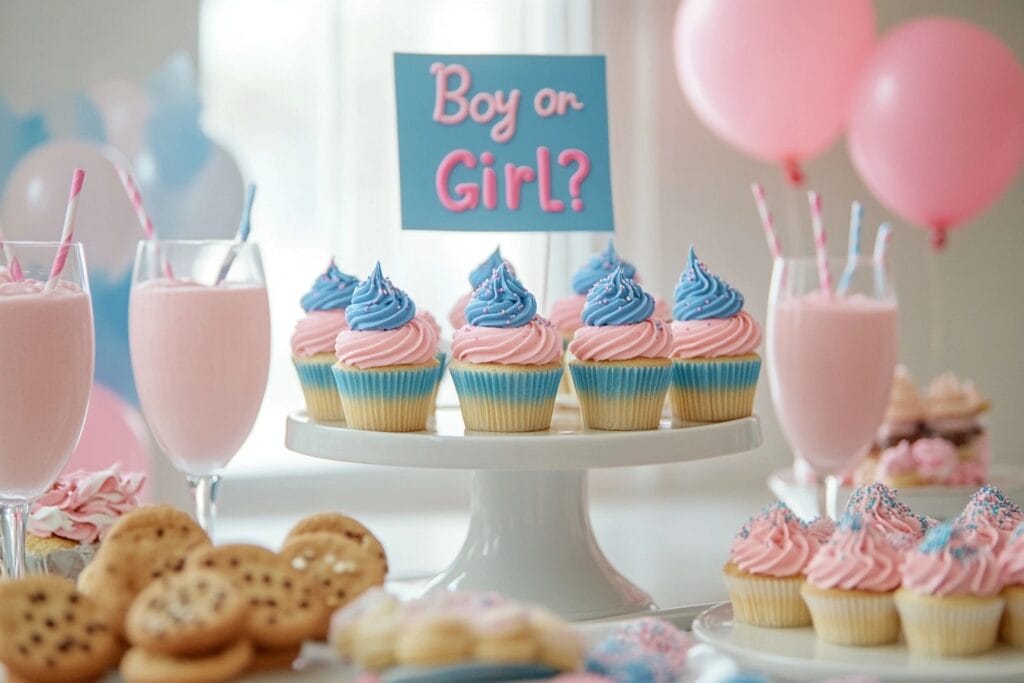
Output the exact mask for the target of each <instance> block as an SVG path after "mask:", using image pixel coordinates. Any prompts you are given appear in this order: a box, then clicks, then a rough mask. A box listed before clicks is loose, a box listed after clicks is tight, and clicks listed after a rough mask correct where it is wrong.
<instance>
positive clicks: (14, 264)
mask: <svg viewBox="0 0 1024 683" xmlns="http://www.w3.org/2000/svg"><path fill="white" fill-rule="evenodd" d="M7 272H8V273H10V274H11V279H12V280H14V281H15V282H21V281H22V280H24V279H25V273H23V272H21V262H20V261H18V257H17V256H12V257H11V260H10V261H8V262H7Z"/></svg>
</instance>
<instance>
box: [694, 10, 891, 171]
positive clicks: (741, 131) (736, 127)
mask: <svg viewBox="0 0 1024 683" xmlns="http://www.w3.org/2000/svg"><path fill="white" fill-rule="evenodd" d="M874 36H875V11H874V7H873V6H872V3H871V0H828V1H827V2H823V1H822V0H685V1H684V2H683V3H682V4H681V5H680V7H679V12H678V13H677V15H676V29H675V60H676V74H677V76H678V77H679V82H680V84H681V85H682V88H683V92H684V93H686V96H687V97H688V98H689V100H690V103H691V104H692V105H693V108H694V110H695V111H696V112H697V115H698V116H700V118H701V119H702V120H703V121H704V123H705V124H706V125H707V126H708V127H710V128H711V129H712V130H713V131H714V132H715V133H717V134H718V135H720V136H721V137H722V138H723V139H725V141H726V142H729V143H731V144H732V145H734V146H736V147H738V148H739V149H741V150H742V151H744V152H746V153H748V154H750V155H752V156H754V157H757V158H759V159H763V160H765V161H771V162H775V163H779V164H783V165H784V166H786V167H787V169H788V170H789V172H790V177H791V179H793V180H794V182H799V168H798V163H799V162H802V161H805V160H807V159H810V158H812V157H815V156H817V155H818V154H820V153H821V152H823V151H825V150H826V149H828V147H829V146H830V145H831V144H832V143H833V142H834V141H835V139H836V137H838V135H839V133H840V131H841V130H842V128H843V124H844V123H845V121H846V113H847V111H848V110H849V103H850V95H851V93H852V91H853V88H854V86H855V84H856V82H857V77H858V75H859V74H860V69H861V68H862V67H863V65H864V64H865V62H866V61H867V59H868V57H869V56H870V54H871V49H872V46H873V44H874Z"/></svg>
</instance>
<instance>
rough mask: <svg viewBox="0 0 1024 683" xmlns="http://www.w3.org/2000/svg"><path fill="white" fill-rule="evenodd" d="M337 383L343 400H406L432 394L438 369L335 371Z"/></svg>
mask: <svg viewBox="0 0 1024 683" xmlns="http://www.w3.org/2000/svg"><path fill="white" fill-rule="evenodd" d="M333 372H334V381H335V384H336V385H337V387H338V391H339V392H340V393H341V396H342V399H343V400H344V399H346V398H353V399H356V400H362V399H371V398H386V399H406V398H420V397H422V396H424V395H426V394H431V393H432V392H433V391H434V387H435V386H436V385H437V367H435V366H433V365H431V366H429V367H418V368H402V369H400V370H396V369H391V368H374V369H372V370H343V369H339V368H338V367H337V366H335V367H334V368H333Z"/></svg>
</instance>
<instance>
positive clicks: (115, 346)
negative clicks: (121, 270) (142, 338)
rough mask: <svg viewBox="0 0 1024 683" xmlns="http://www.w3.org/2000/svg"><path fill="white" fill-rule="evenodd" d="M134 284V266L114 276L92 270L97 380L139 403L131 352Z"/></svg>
mask: <svg viewBox="0 0 1024 683" xmlns="http://www.w3.org/2000/svg"><path fill="white" fill-rule="evenodd" d="M131 285H132V272H131V269H129V270H128V271H127V272H126V273H125V274H124V275H123V276H121V277H119V278H117V279H110V278H109V277H108V276H107V275H106V274H104V273H103V272H102V271H93V272H91V273H89V288H90V290H91V293H92V314H93V325H94V326H95V329H96V372H95V378H96V381H97V382H100V383H102V384H104V385H106V386H108V387H110V388H111V389H112V390H114V391H115V392H116V393H117V394H118V396H120V397H121V398H123V399H124V400H125V401H126V402H128V403H130V404H132V405H134V406H137V405H138V404H139V397H138V394H137V393H136V392H135V379H134V377H133V376H132V364H131V362H129V352H128V295H129V292H130V291H131Z"/></svg>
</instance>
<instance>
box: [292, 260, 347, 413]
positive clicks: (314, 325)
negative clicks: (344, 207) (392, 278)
mask: <svg viewBox="0 0 1024 683" xmlns="http://www.w3.org/2000/svg"><path fill="white" fill-rule="evenodd" d="M358 282H359V280H358V279H356V278H355V277H353V276H351V275H346V274H345V273H343V272H341V271H340V270H338V266H336V265H335V263H334V259H333V258H332V259H331V262H330V264H329V265H328V266H327V270H326V271H324V273H323V275H321V276H320V277H318V278H317V279H316V282H314V283H313V288H312V289H310V290H309V291H308V292H306V293H305V294H304V295H303V296H302V302H301V303H302V309H303V310H304V311H305V312H306V316H305V317H304V318H302V319H301V320H299V322H298V323H296V325H295V332H294V333H293V334H292V362H293V363H294V364H295V370H296V371H297V372H298V373H299V383H300V384H301V385H302V393H303V395H304V396H305V398H306V411H307V412H308V413H309V416H310V417H311V418H313V419H314V420H317V421H321V422H340V421H342V420H344V419H345V414H344V411H343V410H342V407H341V397H340V396H339V395H338V387H337V385H336V384H335V383H334V374H333V372H332V371H331V367H332V366H333V365H334V362H335V357H334V341H335V339H336V338H337V337H338V333H339V332H341V331H342V330H345V329H348V323H347V322H345V309H346V308H348V305H349V303H351V302H352V292H354V291H355V288H356V285H357V284H358Z"/></svg>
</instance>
